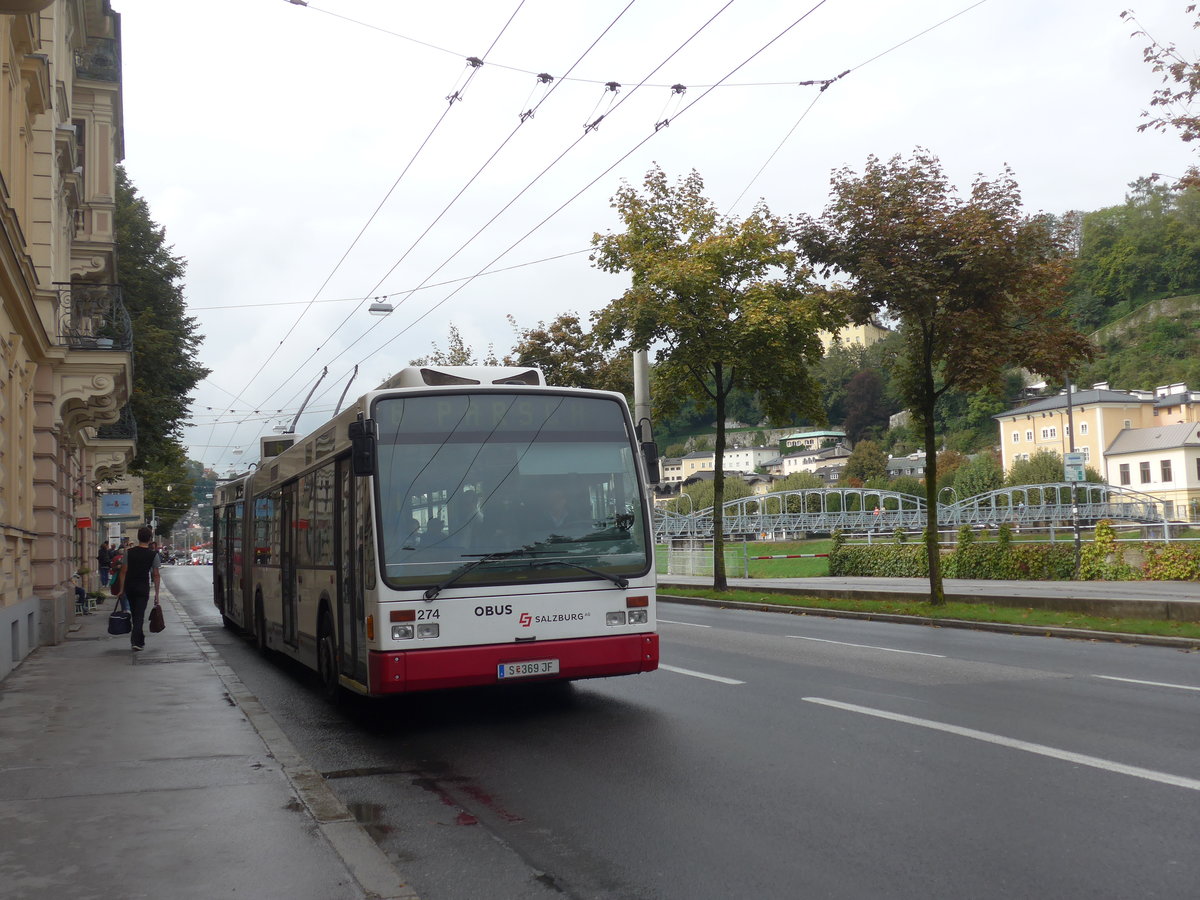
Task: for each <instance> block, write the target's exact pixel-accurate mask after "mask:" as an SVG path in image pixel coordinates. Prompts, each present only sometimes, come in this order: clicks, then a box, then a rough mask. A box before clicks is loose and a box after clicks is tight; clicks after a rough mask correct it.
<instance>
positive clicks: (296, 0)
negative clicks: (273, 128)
mask: <svg viewBox="0 0 1200 900" xmlns="http://www.w3.org/2000/svg"><path fill="white" fill-rule="evenodd" d="M284 2H285V3H291V4H292V5H293V6H303V7H306V8H307V9H310V10H312V11H313V12H317V13H321V14H323V15H327V16H331V17H332V18H335V19H341V20H342V21H343V22H347V23H349V24H351V25H358V26H360V27H362V28H366V29H369V30H371V31H377V32H379V33H380V34H386V35H388V36H389V37H394V38H399V39H400V40H402V41H408V42H410V43H413V44H417V45H418V46H421V47H425V48H426V49H429V50H436V51H437V52H438V53H444V54H447V55H448V56H455V57H458V58H459V59H462V58H463V53H462V51H460V50H452V49H450V48H448V47H443V46H441V45H439V44H434V43H432V42H430V41H425V40H421V39H420V38H415V37H411V36H410V35H407V34H401V33H400V32H398V31H393V30H392V29H390V28H384V27H383V26H382V25H376V24H374V23H372V22H364V21H363V20H361V19H355V18H352V17H351V16H347V15H343V14H342V13H337V12H334V11H332V10H328V9H324V8H322V7H319V6H314V5H313V4H311V3H308V2H306V0H284ZM488 65H489V66H490V67H492V68H494V69H501V70H503V71H506V72H515V73H517V74H519V75H538V76H540V75H542V74H544V73H542V72H538V71H537V70H536V69H531V68H523V67H521V66H514V65H509V64H506V63H501V62H495V61H492V60H489V61H488ZM559 80H561V81H573V82H575V83H576V84H601V85H603V84H607V83H608V82H609V81H611V80H612V79H610V78H581V77H579V76H568V75H561V76H559ZM626 80H627V81H628V80H630V79H626ZM795 83H796V81H795V80H794V79H793V80H790V81H743V82H720V81H719V82H716V83H709V84H692V83H690V82H689V87H693V88H697V89H699V88H708V87H721V88H739V87H787V86H788V85H794V84H795ZM644 87H651V88H673V87H674V85H671V84H667V83H665V82H663V83H661V84H657V83H650V82H647V83H646V84H645V85H644Z"/></svg>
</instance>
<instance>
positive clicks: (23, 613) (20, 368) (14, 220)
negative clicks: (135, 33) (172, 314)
mask: <svg viewBox="0 0 1200 900" xmlns="http://www.w3.org/2000/svg"><path fill="white" fill-rule="evenodd" d="M122 141H123V137H122V127H121V32H120V17H119V15H118V14H117V13H114V12H113V10H112V8H111V6H110V3H109V0H0V300H2V301H3V302H2V305H0V540H2V542H3V546H2V548H0V677H3V676H4V675H5V674H7V673H8V672H9V671H10V670H11V669H12V667H13V666H15V665H16V664H17V663H18V662H20V661H21V660H22V659H23V658H24V657H25V656H26V655H28V653H29V652H30V651H31V650H32V649H33V648H35V647H36V646H38V645H39V644H45V643H57V642H58V641H61V640H62V639H63V638H64V636H65V634H66V633H67V629H68V627H69V625H70V623H71V621H72V619H73V617H74V615H75V600H74V596H75V595H74V590H73V585H72V576H75V575H76V573H77V572H78V571H79V570H80V569H81V568H83V569H88V570H89V571H88V572H86V573H84V574H83V576H82V581H83V585H84V587H86V588H94V587H96V586H97V584H96V574H95V568H96V560H95V557H96V549H97V542H98V540H99V539H100V529H99V526H98V523H99V515H98V514H99V510H98V509H97V507H96V487H97V484H99V483H100V482H102V481H103V480H104V479H106V478H110V477H114V476H117V475H121V474H123V473H124V471H125V469H126V466H127V465H128V463H129V461H130V460H131V459H132V458H133V455H134V452H135V441H136V433H135V431H134V428H133V422H132V419H131V417H130V416H129V414H128V402H129V399H130V394H131V391H132V379H133V371H132V355H131V353H132V331H131V329H130V326H129V318H128V316H127V315H126V313H125V309H124V307H123V305H122V303H121V295H120V289H119V287H118V286H117V285H116V284H115V282H116V252H115V246H114V223H113V218H114V210H115V198H116V185H115V166H116V164H117V163H118V162H119V161H120V160H121V159H122V157H123V145H122Z"/></svg>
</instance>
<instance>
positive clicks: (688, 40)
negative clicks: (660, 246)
mask: <svg viewBox="0 0 1200 900" xmlns="http://www.w3.org/2000/svg"><path fill="white" fill-rule="evenodd" d="M823 2H825V0H822V3H823ZM733 3H734V0H728V2H726V3H725V4H724V5H723V6H722V7H721V8H720V9H718V10H717V11H716V12H715V13H713V14H712V15H711V16H710V17H709V18H708V19H707V20H705V22H704V23H703V24H702V25H700V27H699V28H697V29H696V30H695V31H694V32H692V34H691V35H689V36H688V37H687V38H686V39H685V40H684V41H683V42H682V43H681V44H680V45H679V46H678V47H676V48H675V49H674V50H673V51H672V52H671V53H670V54H668V55H667V56H666V57H665V58H664V59H663V60H662V61H661V62H660V63H659V64H658V65H657V66H655V67H654V68H653V69H651V70H650V72H649V73H648V74H647V75H646V76H645V77H644V78H643V79H642V80H641V81H640V82H638V83H637V84H636V85H635V86H634V87H633V88H632V89H631V90H629V91H628V92H626V93H625V94H624V95H622V97H621V99H620V100H618V101H617V103H616V104H614V106H613V107H612V108H610V109H609V111H608V113H607V114H609V115H611V114H612V112H614V111H615V110H616V109H618V108H619V107H620V106H621V104H623V103H624V102H626V101H627V100H628V99H629V98H630V97H632V96H633V95H634V94H635V93H636V92H637V91H638V89H639V88H642V87H644V86H645V84H646V82H647V81H648V80H649V79H650V78H652V77H653V76H654V75H655V74H656V73H657V72H658V71H659V70H660V69H662V68H663V67H664V66H665V65H667V63H669V62H670V61H671V60H672V59H673V58H674V57H675V56H676V55H678V54H679V53H680V52H681V51H682V50H683V49H684V48H685V47H687V46H688V44H690V43H691V42H692V41H693V40H695V39H696V37H697V36H698V35H700V34H701V32H703V31H704V30H705V29H707V28H708V27H709V26H710V25H712V23H713V22H714V21H716V19H717V18H718V17H719V16H720V15H721V14H722V13H723V12H725V11H726V10H727V9H728V8H729V7H730V6H732V5H733ZM818 5H820V4H818ZM610 27H611V26H610ZM593 45H594V44H593ZM580 58H581V59H582V57H580ZM710 90H711V88H710ZM706 93H707V92H706ZM601 118H603V117H601ZM594 130H595V129H594V128H591V129H588V128H585V129H584V132H583V134H581V135H579V136H578V137H577V138H576V139H575V140H574V141H572V142H571V143H570V144H569V145H568V146H567V147H566V148H565V149H564V150H563V151H562V152H561V153H559V155H558V156H557V157H555V159H554V160H552V161H551V162H550V163H549V164H548V165H547V166H546V167H545V168H543V169H542V170H541V171H540V172H539V173H538V174H537V175H535V176H534V177H533V178H532V179H531V180H530V181H529V182H528V183H527V184H526V185H525V186H524V187H523V188H522V189H521V190H520V191H518V192H517V193H516V194H515V195H514V196H513V197H512V198H511V199H510V200H509V201H508V202H507V203H506V204H505V205H504V206H503V207H501V208H500V210H499V211H498V212H496V213H495V214H494V215H493V216H492V217H491V218H490V219H488V220H487V221H486V222H484V223H483V225H481V226H480V227H479V228H478V229H477V230H476V231H475V233H474V234H472V235H471V236H470V237H469V238H467V240H466V241H464V242H463V243H462V244H461V245H460V246H459V247H458V249H456V250H455V251H454V252H453V253H451V254H450V255H449V256H448V257H447V258H446V259H445V260H443V261H442V263H441V265H439V266H438V267H437V268H436V269H434V270H433V272H431V273H430V274H429V275H427V276H426V278H425V281H422V282H421V285H418V287H417V288H415V289H414V290H417V289H420V287H422V286H423V285H424V284H425V282H427V281H428V280H429V279H430V278H432V277H434V276H435V275H437V273H438V272H440V271H441V270H442V269H443V268H445V267H446V266H447V265H449V264H450V262H451V261H452V260H453V259H454V258H455V257H457V256H458V254H460V253H461V252H462V251H463V250H465V249H466V248H467V247H468V246H470V245H471V243H473V242H474V241H475V239H476V238H478V237H479V236H480V235H481V234H482V233H483V232H484V231H485V230H486V229H487V228H488V227H489V226H490V225H491V224H492V223H493V222H495V221H496V220H497V219H498V218H499V217H500V216H501V215H503V214H504V213H505V211H507V210H508V209H509V208H510V207H511V206H512V205H513V204H514V203H516V202H517V200H519V199H520V198H521V197H522V196H523V195H524V194H525V193H526V192H527V191H528V190H529V189H530V188H532V187H533V186H534V185H535V184H536V183H537V182H538V181H540V180H541V179H542V178H543V177H545V175H546V174H547V173H548V172H549V171H550V170H551V169H553V168H554V167H555V166H556V165H557V164H558V163H559V162H561V161H562V159H563V158H564V157H566V155H567V154H568V153H570V152H571V151H572V150H573V149H574V148H575V147H577V146H578V145H579V143H580V142H581V141H582V140H583V139H584V138H585V137H587V135H588V134H590V133H591V132H592V131H594ZM643 143H645V140H643V141H642V142H641V143H640V144H638V146H639V147H640V146H641V144H643ZM636 149H637V148H636V147H635V148H634V150H636ZM632 152H634V151H630V153H632ZM619 162H620V161H618V163H614V166H615V165H617V164H619ZM612 168H613V167H610V168H609V169H607V170H606V171H605V172H604V173H602V174H601V175H600V176H597V180H599V178H601V177H603V175H605V174H607V173H608V172H609V171H611V170H612ZM592 183H593V184H594V183H595V182H594V181H593V182H592ZM590 186H591V185H589V187H590ZM585 190H586V188H585ZM576 196H578V195H576ZM572 200H574V198H572ZM569 202H570V201H569ZM560 209H561V207H560ZM542 224H544V221H543V223H542ZM536 227H541V226H540V225H539V226H536ZM535 230H536V228H535ZM526 237H528V235H526ZM522 240H524V238H522ZM515 246H516V245H513V246H510V247H509V248H508V250H506V251H505V252H504V254H501V257H502V256H504V255H505V254H507V253H508V252H510V251H511V250H512V249H513V247H515ZM501 257H497V259H499V258H501ZM489 268H490V264H489V265H488V266H485V267H484V270H486V269H489ZM393 269H394V267H393ZM389 271H390V270H389ZM480 271H481V272H482V271H483V270H480ZM479 274H480V272H477V273H476V275H479ZM475 277H476V276H471V277H470V278H468V279H467V281H466V282H465V283H463V284H462V285H461V286H460V288H459V289H461V288H462V287H466V285H467V284H469V283H470V282H471V281H472V280H474V278H475ZM379 284H382V281H380V282H379ZM378 286H379V285H378V284H377V285H376V287H378ZM456 293H458V290H455V291H454V292H453V293H451V294H450V297H452V296H454V294H456ZM410 294H411V292H410ZM405 299H407V296H406V297H405ZM448 299H449V297H447V298H445V299H443V300H442V301H441V302H440V303H438V304H436V305H435V306H434V307H432V308H431V309H430V310H428V311H427V312H426V313H424V314H423V315H422V316H420V318H418V319H417V320H416V321H418V322H419V321H420V320H421V319H423V318H425V316H426V315H428V314H429V312H432V311H433V309H436V308H437V307H438V306H440V305H441V303H444V302H445V301H446V300H448ZM381 321H382V320H381ZM413 324H415V322H414V323H413ZM379 325H380V323H379V322H377V323H375V324H373V325H372V326H371V327H370V328H368V329H367V330H366V331H365V332H363V334H361V335H360V336H359V337H358V338H357V339H355V340H354V341H353V342H352V343H350V344H349V345H347V346H346V347H345V348H343V349H342V351H341V352H340V353H338V354H337V356H334V357H333V359H331V360H330V361H329V363H328V364H330V365H331V364H332V363H334V362H336V361H337V360H338V359H339V358H341V356H342V355H344V354H345V353H347V352H349V351H350V350H351V349H352V348H353V347H354V346H356V345H357V344H358V343H359V341H361V340H363V339H364V338H366V337H367V336H368V335H369V334H370V333H371V332H372V331H374V329H375V328H377V327H379ZM411 327H412V326H411V325H410V326H409V328H411ZM407 330H408V328H405V329H404V331H401V332H400V334H403V333H404V332H405V331H407ZM396 337H399V334H398V335H396ZM392 340H395V338H392ZM391 342H392V341H391V340H389V341H388V342H387V343H386V344H384V345H383V346H387V344H390V343H391ZM381 349H382V347H380V348H377V349H376V350H375V351H372V353H371V354H369V355H368V356H366V357H364V359H369V358H370V357H371V356H373V355H374V354H375V353H378V352H379V350H381Z"/></svg>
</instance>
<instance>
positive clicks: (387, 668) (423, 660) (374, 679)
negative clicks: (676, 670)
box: [367, 634, 658, 694]
mask: <svg viewBox="0 0 1200 900" xmlns="http://www.w3.org/2000/svg"><path fill="white" fill-rule="evenodd" d="M540 659H557V660H558V668H559V671H558V675H557V676H551V677H550V678H549V679H545V678H519V679H515V680H517V681H545V680H561V679H564V678H604V677H606V676H609V675H633V674H636V673H638V672H652V671H654V670H655V669H657V668H658V635H657V634H620V635H613V636H611V637H593V638H575V639H573V640H562V641H537V642H531V643H527V644H485V645H483V646H479V647H442V648H436V649H430V650H388V651H381V650H372V651H371V653H370V654H369V655H368V658H367V665H368V668H369V671H370V675H369V677H370V691H371V693H372V694H403V693H407V692H409V691H432V690H440V689H442V688H455V687H473V686H477V685H484V684H496V682H497V681H498V680H499V679H498V678H497V675H496V673H497V671H498V669H499V667H500V665H501V664H502V663H512V662H526V661H532V660H540Z"/></svg>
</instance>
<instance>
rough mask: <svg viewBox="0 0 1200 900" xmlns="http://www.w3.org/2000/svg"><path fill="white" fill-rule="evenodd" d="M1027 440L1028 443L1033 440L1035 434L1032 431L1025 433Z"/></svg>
mask: <svg viewBox="0 0 1200 900" xmlns="http://www.w3.org/2000/svg"><path fill="white" fill-rule="evenodd" d="M1025 440H1027V441H1032V440H1033V432H1032V431H1027V432H1025Z"/></svg>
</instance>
